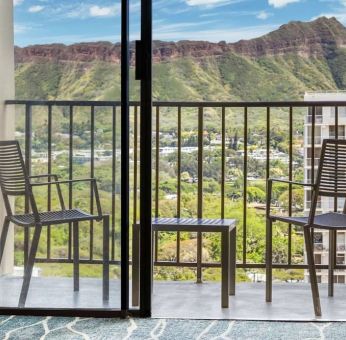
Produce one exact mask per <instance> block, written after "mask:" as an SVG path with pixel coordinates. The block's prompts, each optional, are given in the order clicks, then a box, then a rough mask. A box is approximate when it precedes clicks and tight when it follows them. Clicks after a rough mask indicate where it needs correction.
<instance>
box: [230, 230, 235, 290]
mask: <svg viewBox="0 0 346 340" xmlns="http://www.w3.org/2000/svg"><path fill="white" fill-rule="evenodd" d="M229 251H230V270H229V295H235V282H236V269H237V232H236V228H233V229H232V230H231V231H230V233H229Z"/></svg>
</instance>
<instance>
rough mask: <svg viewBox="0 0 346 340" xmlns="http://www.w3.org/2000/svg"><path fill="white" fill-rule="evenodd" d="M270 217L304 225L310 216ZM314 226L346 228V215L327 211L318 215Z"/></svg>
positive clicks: (320, 227)
mask: <svg viewBox="0 0 346 340" xmlns="http://www.w3.org/2000/svg"><path fill="white" fill-rule="evenodd" d="M270 218H271V219H272V220H275V221H281V222H286V223H290V224H294V225H300V226H304V225H306V224H307V223H308V217H303V216H292V217H287V216H270ZM313 226H314V227H315V228H319V229H346V215H345V214H340V213H326V214H320V215H316V216H315V219H314V225H313Z"/></svg>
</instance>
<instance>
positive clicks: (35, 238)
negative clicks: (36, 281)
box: [18, 225, 42, 308]
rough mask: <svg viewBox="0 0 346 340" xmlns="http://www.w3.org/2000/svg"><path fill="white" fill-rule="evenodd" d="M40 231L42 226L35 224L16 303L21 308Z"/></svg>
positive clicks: (26, 294) (27, 287) (25, 296)
mask: <svg viewBox="0 0 346 340" xmlns="http://www.w3.org/2000/svg"><path fill="white" fill-rule="evenodd" d="M41 231H42V226H41V225H36V226H35V231H34V236H33V238H32V243H31V247H30V252H29V257H28V263H27V266H26V267H25V269H24V279H23V285H22V290H21V292H20V297H19V303H18V307H19V308H23V307H24V306H25V302H26V298H27V296H28V290H29V285H30V280H31V275H32V270H33V267H34V262H35V258H36V253H37V248H38V243H39V241H40V236H41Z"/></svg>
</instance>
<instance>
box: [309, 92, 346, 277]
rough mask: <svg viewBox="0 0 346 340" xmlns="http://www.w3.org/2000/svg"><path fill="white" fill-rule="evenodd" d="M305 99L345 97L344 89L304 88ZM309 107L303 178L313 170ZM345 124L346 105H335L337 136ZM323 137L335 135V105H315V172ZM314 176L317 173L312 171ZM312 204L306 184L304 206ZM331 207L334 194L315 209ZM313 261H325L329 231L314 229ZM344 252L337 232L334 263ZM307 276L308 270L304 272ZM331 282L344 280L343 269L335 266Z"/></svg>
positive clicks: (343, 238)
mask: <svg viewBox="0 0 346 340" xmlns="http://www.w3.org/2000/svg"><path fill="white" fill-rule="evenodd" d="M304 100H305V101H346V91H339V92H336V91H335V92H307V93H306V94H305V96H304ZM311 123H312V108H310V109H309V110H308V112H307V115H306V118H305V124H304V177H305V182H308V183H309V182H310V181H311V173H312V164H311V163H312V159H311V156H312V152H311V150H312V124H311ZM345 127H346V107H340V108H338V138H339V139H345ZM326 138H335V108H334V107H316V109H315V166H314V171H315V174H316V172H317V167H318V162H319V158H320V155H321V148H322V141H323V139H326ZM315 178H316V175H315ZM310 206H311V190H310V189H309V188H305V195H304V209H305V212H306V213H308V211H309V209H310ZM343 207H344V199H340V200H339V201H338V210H339V211H342V209H343ZM333 210H334V198H329V197H322V198H320V200H319V202H318V205H317V211H318V213H326V212H330V211H333ZM314 244H315V263H316V264H326V265H327V264H328V250H329V232H328V231H323V230H315V237H314ZM345 256H346V232H344V231H342V232H338V235H337V260H336V261H337V263H338V264H345ZM305 277H306V280H308V273H307V271H306V272H305ZM317 280H318V282H321V283H327V282H328V271H327V270H318V271H317ZM334 282H336V283H346V270H335V273H334Z"/></svg>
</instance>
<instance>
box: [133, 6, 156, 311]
mask: <svg viewBox="0 0 346 340" xmlns="http://www.w3.org/2000/svg"><path fill="white" fill-rule="evenodd" d="M152 17H153V15H152V0H141V44H140V45H141V59H142V60H139V61H141V65H140V68H141V72H140V73H141V77H140V78H141V100H140V106H141V110H140V112H141V115H140V117H141V119H140V146H141V150H140V151H141V152H140V164H141V167H140V259H141V261H140V315H141V316H142V317H150V316H151V312H152V282H153V251H152V249H153V244H152V225H151V223H152V222H151V218H152V185H151V183H152V154H151V153H152ZM137 60H138V59H137ZM138 66H139V65H137V67H138Z"/></svg>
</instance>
